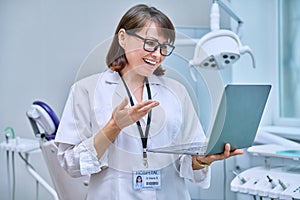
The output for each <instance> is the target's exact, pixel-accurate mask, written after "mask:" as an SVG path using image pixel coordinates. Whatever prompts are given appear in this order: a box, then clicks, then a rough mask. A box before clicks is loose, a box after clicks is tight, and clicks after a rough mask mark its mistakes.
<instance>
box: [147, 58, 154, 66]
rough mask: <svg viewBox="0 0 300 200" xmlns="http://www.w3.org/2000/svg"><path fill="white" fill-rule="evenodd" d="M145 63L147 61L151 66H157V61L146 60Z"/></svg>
mask: <svg viewBox="0 0 300 200" xmlns="http://www.w3.org/2000/svg"><path fill="white" fill-rule="evenodd" d="M145 61H146V62H147V63H150V64H151V65H155V64H156V62H155V61H152V60H148V59H145Z"/></svg>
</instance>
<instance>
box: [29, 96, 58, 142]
mask: <svg viewBox="0 0 300 200" xmlns="http://www.w3.org/2000/svg"><path fill="white" fill-rule="evenodd" d="M26 114H27V116H28V117H29V118H30V119H31V120H33V121H34V122H35V123H36V124H38V125H39V126H40V127H41V128H42V129H43V130H44V131H45V137H46V139H47V140H51V139H54V138H55V135H56V131H57V128H58V125H59V119H58V117H57V116H56V114H55V112H54V111H53V110H52V109H51V108H50V106H48V105H47V104H46V103H44V102H42V101H34V102H33V104H32V105H31V108H30V110H29V111H27V113H26ZM35 132H36V131H35ZM35 134H36V135H37V134H40V133H35Z"/></svg>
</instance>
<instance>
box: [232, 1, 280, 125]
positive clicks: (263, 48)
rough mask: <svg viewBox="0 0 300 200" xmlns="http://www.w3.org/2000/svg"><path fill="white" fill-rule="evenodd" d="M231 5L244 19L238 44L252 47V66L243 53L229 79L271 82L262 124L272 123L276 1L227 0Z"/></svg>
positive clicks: (274, 88)
mask: <svg viewBox="0 0 300 200" xmlns="http://www.w3.org/2000/svg"><path fill="white" fill-rule="evenodd" d="M231 3H232V8H233V9H234V10H235V11H236V13H237V14H238V16H240V17H241V18H242V20H243V21H244V22H245V23H244V25H243V29H242V43H243V44H244V45H248V46H250V48H251V49H252V51H253V53H254V56H255V62H256V68H255V69H253V68H252V62H251V59H250V56H249V55H247V54H244V55H243V56H241V59H240V60H239V61H238V62H237V63H236V64H235V65H234V67H233V69H232V71H233V74H232V79H233V82H235V83H262V84H263V83H271V84H272V85H273V88H272V90H271V96H270V98H269V102H268V104H267V107H266V112H265V114H264V117H263V121H262V124H264V125H267V124H272V117H273V110H274V103H275V99H276V95H277V93H276V90H277V88H276V87H277V83H276V81H277V78H276V76H277V71H276V70H277V68H278V63H277V60H278V56H277V13H276V11H277V7H276V4H277V1H276V0H264V1H261V0H251V1H249V0H231Z"/></svg>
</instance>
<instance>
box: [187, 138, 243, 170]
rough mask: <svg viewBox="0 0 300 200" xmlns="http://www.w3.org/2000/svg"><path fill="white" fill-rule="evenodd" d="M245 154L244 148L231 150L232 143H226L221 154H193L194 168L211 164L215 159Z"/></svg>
mask: <svg viewBox="0 0 300 200" xmlns="http://www.w3.org/2000/svg"><path fill="white" fill-rule="evenodd" d="M241 154H243V150H242V149H236V150H234V151H230V144H228V143H227V144H225V149H224V152H223V153H220V154H212V155H207V156H192V168H193V170H199V169H202V168H204V167H206V166H209V165H211V163H213V162H214V161H217V160H224V159H227V158H229V157H232V156H236V155H241Z"/></svg>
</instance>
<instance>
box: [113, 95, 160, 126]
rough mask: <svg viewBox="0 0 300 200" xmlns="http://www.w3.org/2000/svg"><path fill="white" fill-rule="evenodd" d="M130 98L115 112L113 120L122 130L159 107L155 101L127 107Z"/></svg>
mask: <svg viewBox="0 0 300 200" xmlns="http://www.w3.org/2000/svg"><path fill="white" fill-rule="evenodd" d="M128 102H129V100H128V98H125V99H124V100H123V101H122V102H121V103H120V105H119V106H118V107H117V108H116V109H115V110H114V112H113V119H114V120H115V122H116V123H117V125H118V126H119V128H120V129H123V128H125V127H126V126H129V125H131V124H133V123H135V122H137V121H138V120H140V119H141V118H142V117H144V116H145V115H146V114H147V113H148V112H149V111H150V110H151V109H152V108H154V107H155V106H158V105H159V102H157V101H154V100H146V101H144V102H141V103H137V104H135V105H134V106H131V107H127V105H128Z"/></svg>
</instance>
